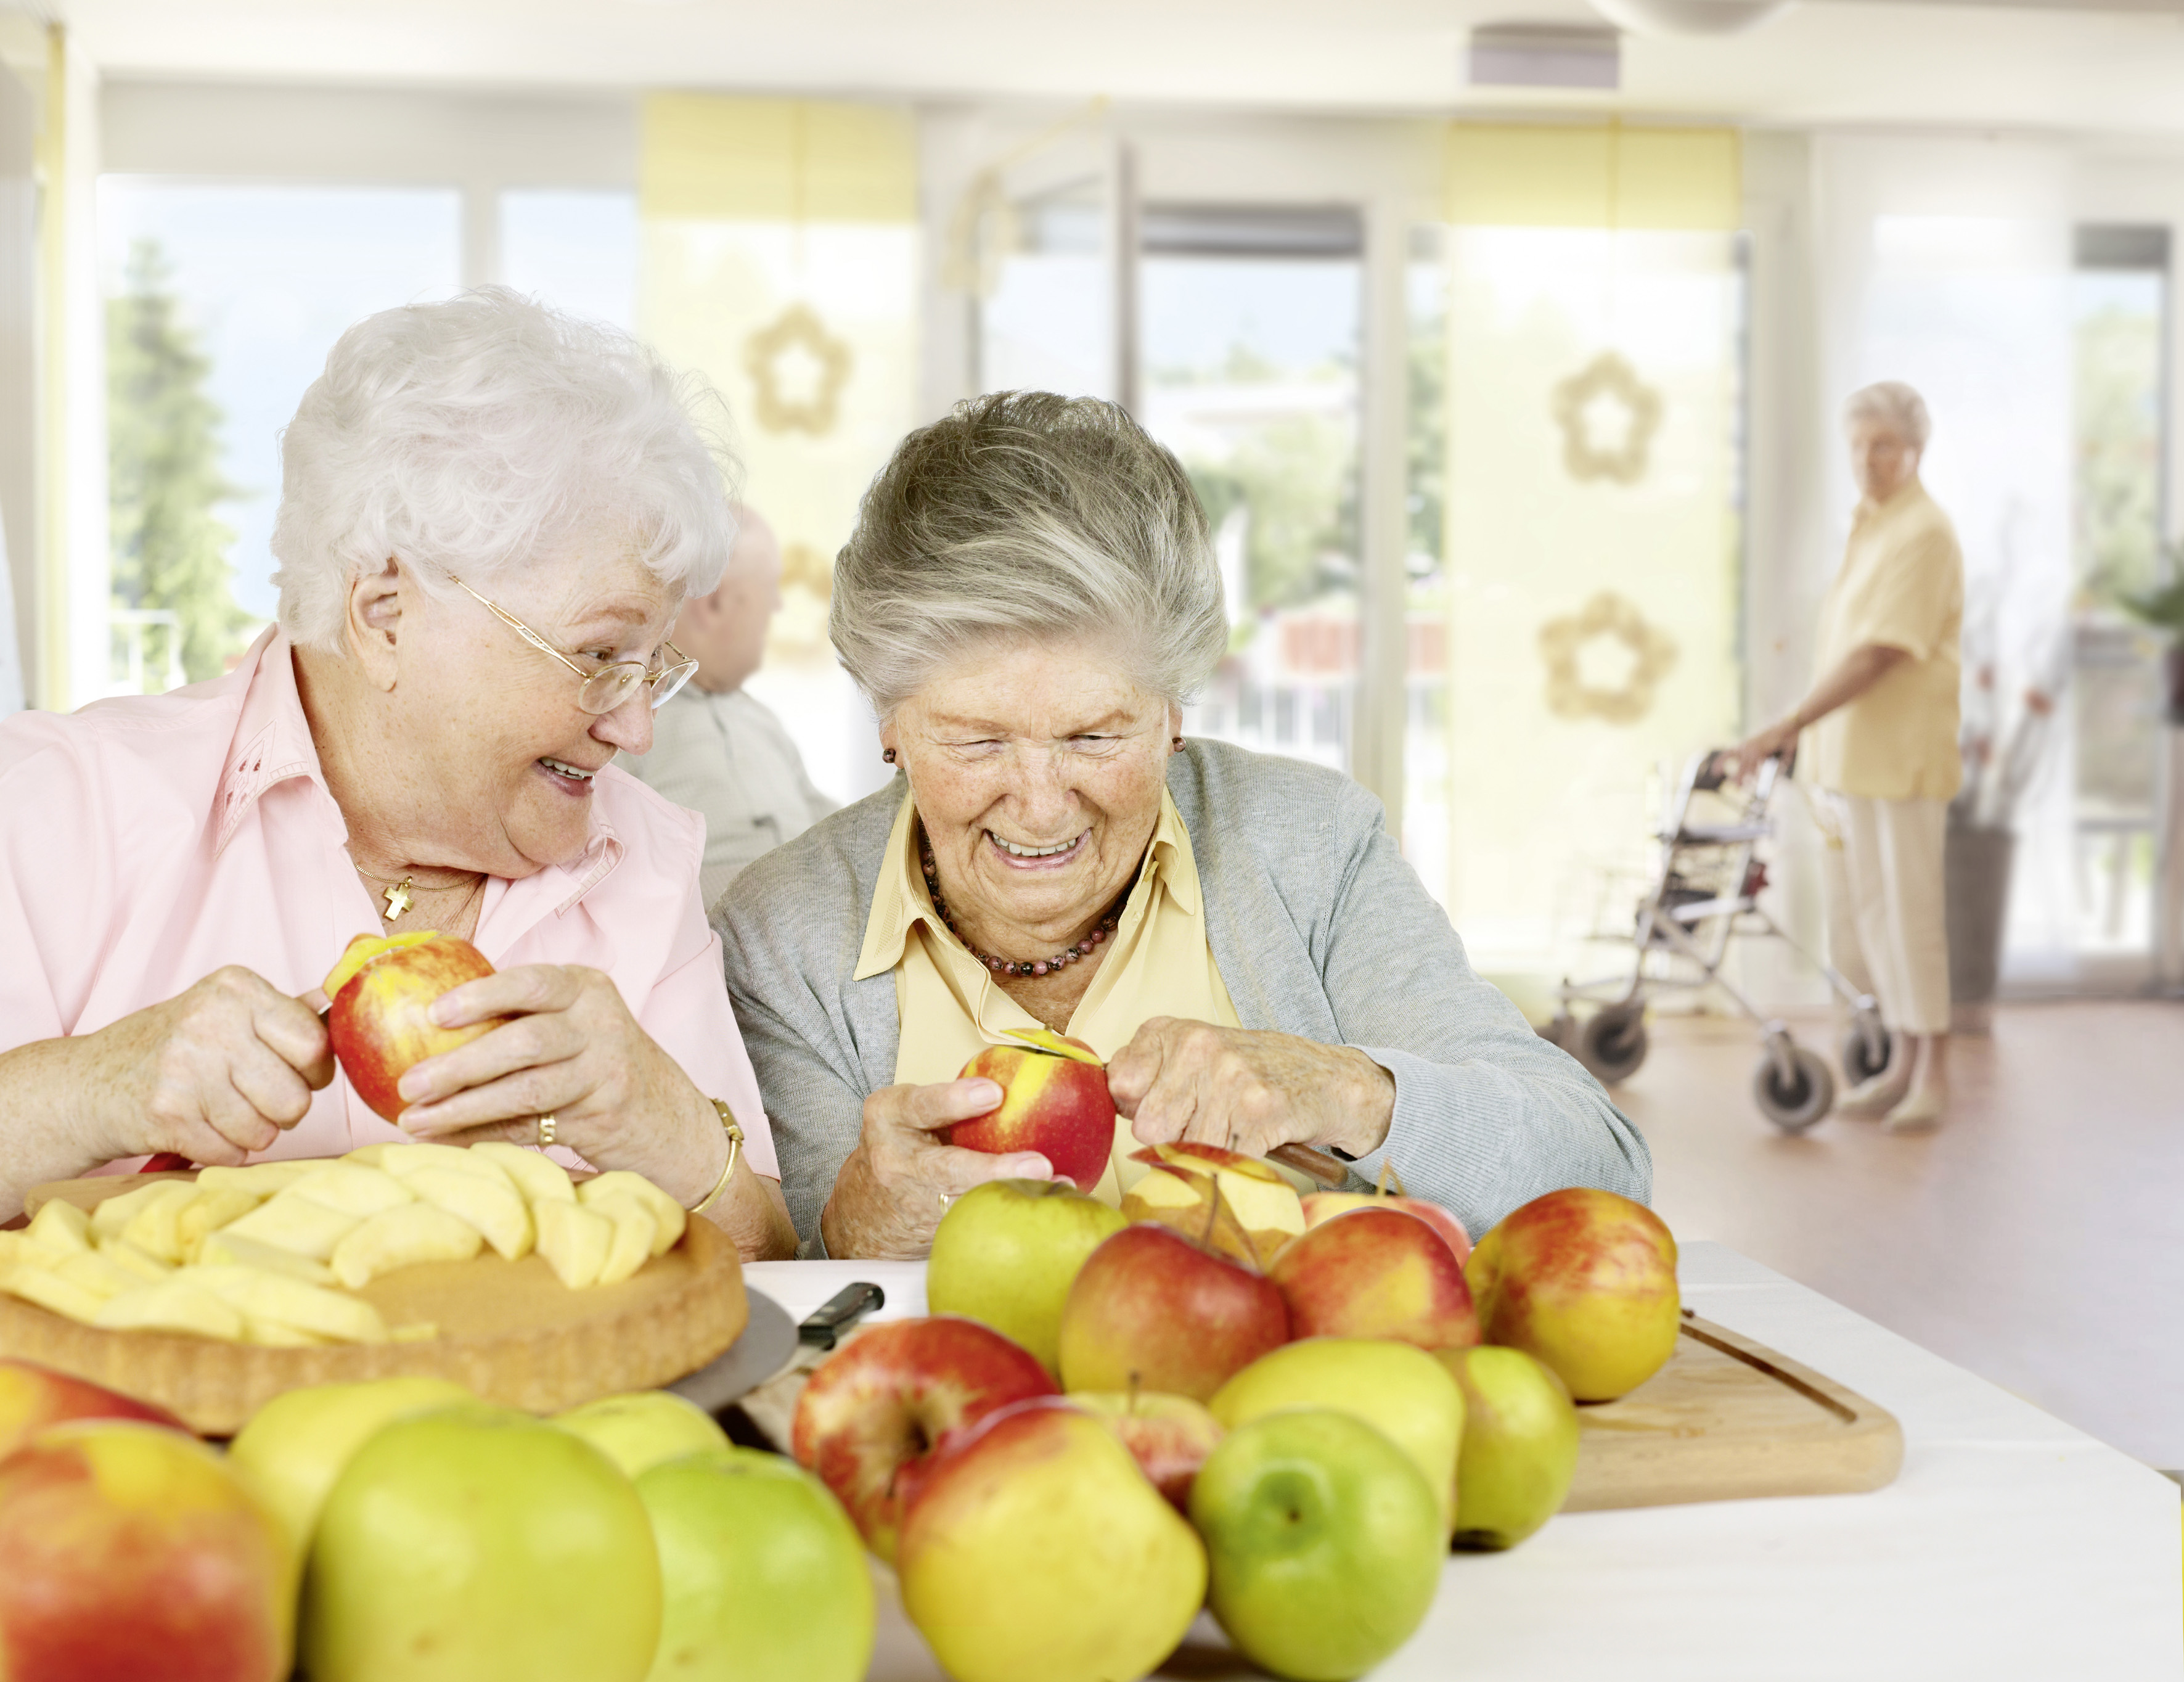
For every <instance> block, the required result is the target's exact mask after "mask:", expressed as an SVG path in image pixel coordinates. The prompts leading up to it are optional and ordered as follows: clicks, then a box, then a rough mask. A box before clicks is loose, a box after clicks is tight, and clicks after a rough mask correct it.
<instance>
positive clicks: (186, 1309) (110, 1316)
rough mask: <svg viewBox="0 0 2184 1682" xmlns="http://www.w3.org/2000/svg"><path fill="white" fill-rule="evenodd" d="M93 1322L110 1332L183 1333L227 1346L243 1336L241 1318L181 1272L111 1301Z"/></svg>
mask: <svg viewBox="0 0 2184 1682" xmlns="http://www.w3.org/2000/svg"><path fill="white" fill-rule="evenodd" d="M91 1323H92V1325H94V1326H96V1327H99V1328H100V1329H101V1330H103V1331H108V1332H184V1333H192V1334H194V1335H195V1336H198V1337H200V1338H220V1339H221V1340H222V1341H223V1342H226V1343H233V1342H235V1341H236V1340H237V1339H238V1338H241V1337H242V1315H241V1314H240V1313H238V1312H237V1310H235V1308H233V1307H232V1306H231V1305H229V1304H227V1303H225V1302H223V1301H221V1300H220V1298H219V1297H218V1296H216V1295H214V1294H213V1293H212V1292H210V1291H208V1290H206V1289H204V1288H202V1287H201V1286H200V1285H199V1284H198V1282H195V1281H193V1280H191V1279H189V1278H187V1277H184V1276H183V1275H181V1274H180V1273H177V1274H176V1275H175V1277H173V1278H171V1279H163V1280H161V1281H160V1282H159V1283H158V1284H156V1285H140V1286H138V1287H137V1288H136V1289H135V1290H133V1291H125V1292H123V1293H122V1294H120V1296H117V1297H109V1298H108V1299H107V1300H106V1302H105V1304H104V1305H103V1306H102V1307H101V1308H100V1309H99V1310H98V1312H97V1314H95V1315H93V1316H92V1322H91Z"/></svg>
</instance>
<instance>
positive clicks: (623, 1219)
mask: <svg viewBox="0 0 2184 1682" xmlns="http://www.w3.org/2000/svg"><path fill="white" fill-rule="evenodd" d="M585 1207H588V1208H589V1209H592V1210H595V1211H597V1212H598V1213H599V1214H601V1215H605V1216H606V1217H607V1219H608V1220H610V1221H613V1222H614V1238H613V1241H612V1242H611V1243H609V1244H608V1246H607V1254H606V1259H605V1260H604V1261H602V1262H600V1264H599V1278H598V1279H597V1280H596V1281H595V1283H598V1284H601V1285H619V1284H620V1283H621V1282H622V1281H623V1280H625V1279H627V1278H628V1277H630V1275H631V1274H632V1273H634V1272H636V1271H637V1270H638V1268H640V1267H642V1266H644V1264H645V1263H646V1262H648V1261H649V1260H651V1259H652V1245H653V1241H654V1240H655V1238H658V1237H659V1236H660V1223H659V1222H658V1221H655V1220H654V1219H653V1218H652V1211H651V1210H649V1209H647V1208H646V1207H645V1206H644V1205H643V1204H641V1203H639V1202H638V1200H637V1199H635V1198H633V1197H613V1198H603V1199H600V1200H599V1202H597V1203H595V1204H588V1205H585Z"/></svg>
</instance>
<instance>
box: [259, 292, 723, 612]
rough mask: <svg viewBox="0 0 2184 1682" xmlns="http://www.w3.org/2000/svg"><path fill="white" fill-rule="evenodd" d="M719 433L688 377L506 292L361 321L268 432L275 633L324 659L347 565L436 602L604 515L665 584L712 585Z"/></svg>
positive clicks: (630, 345)
mask: <svg viewBox="0 0 2184 1682" xmlns="http://www.w3.org/2000/svg"><path fill="white" fill-rule="evenodd" d="M696 414H703V415H704V416H705V430H701V429H700V426H699V421H698V419H697V418H695V416H696ZM725 430H726V427H725V411H724V410H722V409H721V405H720V400H719V399H718V398H717V397H716V396H715V395H714V394H712V392H711V390H710V388H708V387H706V386H705V385H704V384H703V383H702V382H698V381H694V380H689V379H683V378H678V377H677V376H676V374H675V373H674V372H672V371H671V370H670V369H669V368H668V366H666V364H665V363H664V362H662V361H661V360H660V358H659V357H658V356H657V355H654V354H653V353H652V352H651V351H650V350H649V349H646V348H645V347H644V346H643V345H642V344H638V342H637V340H635V339H634V338H631V337H630V336H629V335H628V334H627V333H625V332H619V331H617V330H616V329H615V328H613V327H604V326H602V325H599V324H598V323H595V322H592V321H579V320H577V318H575V317H574V316H565V315H562V314H560V313H559V312H558V311H556V310H549V309H548V308H546V307H545V306H544V305H541V304H538V303H535V302H533V301H532V299H527V298H525V297H523V296H521V294H519V293H515V292H512V291H510V289H508V288H505V287H493V286H488V287H481V288H478V289H477V290H476V291H474V292H467V293H463V294H462V295H461V296H460V297H457V298H451V299H447V300H446V301H445V302H443V303H435V304H411V305H405V306H404V307H403V308H400V309H397V310H382V311H381V312H380V313H379V314H378V315H376V316H366V317H365V319H364V320H363V321H359V322H358V323H357V324H356V325H355V326H354V327H351V328H350V329H349V330H348V332H345V333H343V335H342V336H341V338H340V339H339V340H337V342H336V344H335V345H334V348H333V350H332V352H331V354H330V355H328V356H327V358H326V372H323V373H322V374H320V376H319V377H318V378H317V379H316V380H315V381H313V382H312V383H311V385H310V387H309V389H308V390H306V391H305V392H304V399H303V401H302V402H301V403H300V404H298V405H297V409H296V418H295V419H294V420H292V421H291V422H289V423H288V427H287V432H286V433H283V434H282V436H281V510H280V513H279V515H278V517H276V520H275V522H274V527H273V553H274V554H275V555H276V556H277V557H279V560H280V562H281V565H280V568H279V570H278V571H277V572H276V573H275V574H274V582H275V583H276V584H277V585H278V586H279V588H280V591H281V629H284V630H285V631H287V634H288V636H289V640H291V641H292V642H294V643H296V644H298V645H302V646H305V647H311V648H320V649H324V650H326V651H328V652H331V653H338V652H340V651H341V649H342V621H343V614H344V612H345V605H346V602H347V600H348V588H349V584H350V583H351V581H352V580H354V578H355V577H356V575H357V574H358V573H359V572H362V571H365V570H371V571H376V570H377V569H378V568H379V567H382V566H384V565H385V564H386V563H387V559H388V558H389V557H390V556H398V557H400V558H401V559H402V560H404V561H405V562H411V563H415V562H425V563H427V564H426V565H424V566H422V567H418V569H417V573H416V576H417V578H418V580H419V583H420V584H421V587H422V588H424V589H426V590H430V591H432V592H433V593H434V594H435V595H448V594H451V593H452V592H453V590H454V586H453V585H451V584H448V583H447V582H446V580H445V578H444V576H443V575H444V574H445V573H460V575H461V576H462V578H463V579H464V580H465V582H466V583H469V584H475V585H476V586H477V588H478V589H480V590H483V591H484V592H485V593H486V594H487V595H491V594H492V593H493V592H492V584H491V581H496V580H498V581H505V580H507V579H508V578H510V577H511V576H512V575H514V574H515V573H520V572H521V570H522V569H523V568H524V567H526V566H528V565H530V564H532V562H534V561H536V560H538V558H540V556H542V553H548V554H550V553H551V552H552V545H553V539H554V538H555V537H556V535H557V534H560V533H562V532H564V531H566V530H567V529H568V528H570V527H571V526H572V525H574V524H576V523H577V522H582V521H589V520H594V519H601V518H604V519H606V520H609V521H611V522H615V523H617V524H620V525H622V526H626V527H627V529H628V531H629V533H630V534H631V536H632V538H633V539H635V541H636V543H637V544H638V550H639V553H640V554H641V556H642V557H643V561H644V562H645V564H646V565H647V566H648V567H649V568H650V569H651V571H652V572H653V573H654V575H655V577H657V578H660V580H661V581H662V582H664V583H666V584H681V585H682V586H683V589H684V590H685V591H686V592H687V593H688V594H693V595H696V594H700V593H702V592H704V591H706V590H710V589H712V588H713V586H714V584H716V583H717V582H719V579H720V575H721V567H722V566H723V565H725V564H726V562H727V556H728V550H729V547H730V545H732V544H733V541H734V539H735V521H734V519H733V517H732V516H731V515H730V513H729V511H728V504H729V496H730V492H731V489H732V488H733V487H732V483H731V481H732V479H733V474H734V463H733V458H732V457H731V456H730V455H728V452H727V446H726V443H725V440H724V437H723V436H722V435H723V434H724V433H725Z"/></svg>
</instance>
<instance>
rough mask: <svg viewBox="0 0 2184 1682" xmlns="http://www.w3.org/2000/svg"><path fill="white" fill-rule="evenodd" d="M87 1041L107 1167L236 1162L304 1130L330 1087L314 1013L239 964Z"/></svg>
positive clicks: (328, 1060) (327, 1050) (330, 1071)
mask: <svg viewBox="0 0 2184 1682" xmlns="http://www.w3.org/2000/svg"><path fill="white" fill-rule="evenodd" d="M307 997H312V996H307ZM91 1038H92V1040H93V1041H94V1042H96V1043H97V1047H98V1054H97V1062H96V1063H95V1064H94V1065H93V1069H94V1071H95V1072H94V1073H93V1074H92V1080H93V1081H95V1082H96V1083H97V1084H96V1086H95V1088H94V1089H95V1090H96V1091H97V1092H99V1093H101V1094H102V1095H103V1096H105V1097H106V1098H108V1099H109V1102H108V1104H106V1106H105V1108H106V1109H107V1110H108V1112H109V1125H108V1129H107V1131H108V1132H109V1138H108V1139H107V1140H106V1141H104V1142H103V1158H102V1160H114V1159H116V1158H120V1157H125V1156H142V1155H149V1154H153V1153H155V1152H159V1151H173V1152H175V1154H177V1155H181V1156H186V1157H187V1158H188V1159H189V1160H191V1161H192V1162H205V1163H236V1162H240V1161H242V1159H243V1158H244V1157H245V1156H246V1155H248V1154H249V1153H250V1152H252V1151H258V1150H264V1149H265V1148H266V1147H267V1146H269V1145H270V1144H271V1143H273V1142H274V1140H276V1139H277V1138H278V1137H281V1132H282V1130H284V1129H286V1128H289V1127H292V1126H295V1125H296V1123H298V1121H300V1120H303V1119H304V1115H305V1114H306V1113H307V1112H308V1111H309V1109H310V1107H311V1094H312V1093H313V1092H315V1091H317V1090H318V1089H319V1088H320V1087H324V1086H325V1085H326V1084H327V1083H328V1082H329V1081H331V1080H332V1079H333V1077H334V1062H333V1052H332V1050H331V1047H330V1046H329V1045H328V1043H327V1041H326V1025H325V1024H324V1023H322V1022H320V1020H319V1019H318V1016H317V1015H316V1014H315V1012H314V1011H313V1010H312V1009H311V1008H310V1005H309V1003H306V1002H305V1000H304V999H296V998H291V997H288V995H287V994H286V993H284V992H281V991H280V989H279V988H277V987H276V986H273V984H272V983H271V982H270V981H266V980H265V978H264V977H263V976H261V975H256V974H254V973H253V972H252V971H251V970H245V969H242V968H241V967H240V966H238V965H234V964H231V965H229V966H228V967H227V968H226V969H224V970H214V971H213V973H212V974H211V975H208V976H206V977H205V978H204V979H203V981H199V982H198V984H197V985H196V986H193V987H191V988H190V989H189V990H188V991H187V992H181V993H177V994H175V997H172V998H170V999H168V1000H165V1001H164V1003H159V1004H154V1005H151V1006H148V1008H146V1009H142V1010H139V1011H136V1012H134V1013H132V1014H130V1015H127V1016H125V1017H123V1018H121V1019H120V1020H119V1021H117V1022H114V1023H113V1024H111V1025H109V1026H107V1027H105V1028H103V1029H101V1030H100V1031H98V1032H97V1034H95V1035H92V1036H91Z"/></svg>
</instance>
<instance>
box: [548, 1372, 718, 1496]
mask: <svg viewBox="0 0 2184 1682" xmlns="http://www.w3.org/2000/svg"><path fill="white" fill-rule="evenodd" d="M548 1423H549V1424H553V1425H558V1426H560V1428H561V1429H563V1430H564V1431H573V1432H575V1433H577V1435H578V1436H579V1437H582V1439H584V1440H585V1441H586V1442H588V1443H589V1444H590V1445H592V1446H593V1448H595V1449H597V1450H599V1452H600V1453H601V1454H603V1455H604V1456H606V1457H607V1458H608V1459H609V1460H610V1461H613V1462H614V1463H615V1464H616V1466H618V1467H621V1472H622V1476H623V1477H625V1478H634V1477H636V1476H637V1475H638V1473H639V1472H643V1471H644V1470H646V1469H647V1468H648V1467H655V1466H657V1465H659V1464H660V1461H663V1460H676V1459H679V1458H680V1457H681V1456H683V1455H686V1454H696V1453H697V1452H698V1451H699V1450H701V1449H724V1448H726V1447H727V1445H728V1433H727V1432H725V1431H723V1430H722V1429H721V1428H720V1426H719V1425H718V1424H717V1423H716V1422H715V1420H714V1418H713V1416H712V1415H711V1414H710V1413H708V1412H706V1411H705V1409H704V1408H702V1407H700V1406H699V1405H698V1404H697V1403H695V1402H694V1401H686V1400H683V1399H682V1397H681V1396H678V1395H675V1394H671V1393H670V1392H668V1391H666V1390H638V1391H637V1392H635V1393H634V1394H630V1395H625V1396H601V1397H600V1398H599V1400H597V1401H588V1402H586V1403H585V1404H584V1405H582V1407H572V1408H571V1409H570V1410H569V1411H567V1412H566V1413H557V1414H555V1415H554V1417H553V1418H552V1419H551V1420H549V1422H548Z"/></svg>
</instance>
